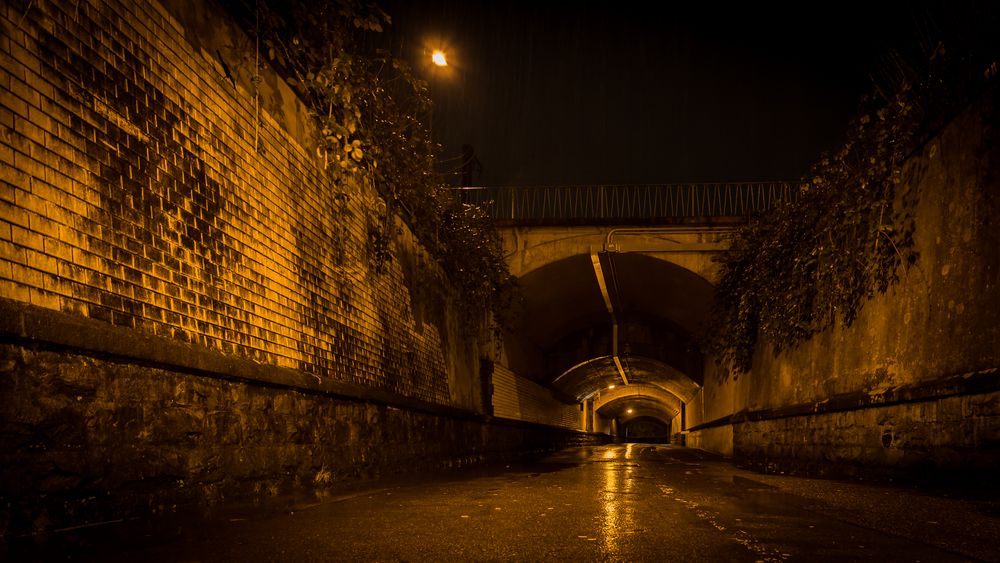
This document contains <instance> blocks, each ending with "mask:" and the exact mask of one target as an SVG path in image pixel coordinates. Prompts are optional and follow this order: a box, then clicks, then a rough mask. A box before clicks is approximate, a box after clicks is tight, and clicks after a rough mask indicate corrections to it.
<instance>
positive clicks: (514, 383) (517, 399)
mask: <svg viewBox="0 0 1000 563" xmlns="http://www.w3.org/2000/svg"><path fill="white" fill-rule="evenodd" d="M493 415H494V416H498V417H502V418H510V419H514V420H525V421H529V422H537V423H540V424H549V425H552V426H558V427H562V428H570V429H579V428H580V421H581V411H580V405H578V404H577V405H567V404H565V403H563V402H562V401H559V400H557V399H555V398H554V397H553V396H552V392H551V391H550V390H548V389H546V388H545V387H542V386H541V385H539V384H537V383H535V382H533V381H530V380H528V379H526V378H524V377H521V376H520V375H517V374H516V373H514V372H512V371H511V370H510V369H508V368H507V367H505V366H503V365H501V364H496V365H495V366H494V370H493Z"/></svg>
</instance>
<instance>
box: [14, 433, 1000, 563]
mask: <svg viewBox="0 0 1000 563" xmlns="http://www.w3.org/2000/svg"><path fill="white" fill-rule="evenodd" d="M377 486H379V487H381V488H378V489H370V490H367V491H363V492H359V493H354V494H348V495H341V496H337V497H328V498H326V499H321V500H318V501H317V500H313V501H311V502H309V503H299V504H297V505H295V506H286V507H285V508H283V509H280V510H278V509H274V508H272V509H270V510H263V509H261V508H257V509H254V510H250V511H246V512H245V513H239V514H235V515H234V513H232V512H229V513H227V514H226V515H225V516H217V517H215V518H214V519H213V520H211V521H207V522H206V521H198V522H194V521H189V522H175V523H173V528H172V529H171V533H170V534H169V535H167V536H166V537H154V536H151V537H148V538H142V537H139V536H141V535H142V534H139V533H136V532H135V530H134V529H133V530H132V531H131V532H127V533H128V534H129V536H128V537H127V538H126V537H125V536H124V534H125V533H126V531H124V530H119V531H118V532H115V531H113V530H104V531H95V532H91V533H90V535H81V536H79V537H76V538H71V537H66V538H59V542H61V543H56V544H52V546H55V547H52V546H50V548H51V550H50V552H49V553H48V554H47V556H46V558H49V559H51V558H53V557H52V556H53V555H54V553H55V550H59V551H67V550H71V552H70V553H62V554H61V555H62V556H64V555H71V558H72V559H73V560H79V559H81V558H82V559H88V558H89V559H100V560H102V561H107V560H128V561H139V560H141V561H145V562H153V561H339V560H344V561H441V560H452V561H569V560H575V561H666V560H676V561H751V562H753V561H766V562H783V561H851V560H879V559H881V560H885V561H969V560H977V559H979V560H993V561H997V560H1000V555H998V553H997V551H996V549H995V546H996V545H998V543H997V540H998V538H1000V518H998V517H997V516H996V514H997V503H995V502H993V501H985V500H982V499H979V500H957V499H954V498H942V497H939V496H929V495H926V494H923V493H920V492H917V491H913V490H906V489H899V488H894V489H890V488H885V487H876V486H871V485H861V484H856V483H842V482H836V481H820V480H814V479H801V478H791V477H780V476H764V475H758V474H755V473H750V472H746V471H741V470H738V469H735V468H733V467H732V466H731V465H730V464H728V463H727V462H725V461H723V460H720V459H718V458H715V457H713V456H710V455H708V454H705V453H704V452H701V451H698V450H690V449H684V448H676V447H670V446H658V445H648V444H624V445H609V446H602V447H588V448H579V449H573V450H567V451H564V452H560V453H559V454H556V455H552V456H549V457H547V458H545V459H543V460H541V461H539V462H536V463H531V464H523V465H516V466H510V467H507V468H500V469H493V470H486V471H475V472H463V473H459V474H451V475H447V476H442V477H439V478H437V479H435V480H433V481H423V482H419V483H410V484H396V485H392V486H389V485H386V484H381V485H377ZM116 534H117V535H116ZM74 542H75V543H74ZM62 556H60V557H57V558H64V559H65V558H66V557H62ZM28 559H30V557H28Z"/></svg>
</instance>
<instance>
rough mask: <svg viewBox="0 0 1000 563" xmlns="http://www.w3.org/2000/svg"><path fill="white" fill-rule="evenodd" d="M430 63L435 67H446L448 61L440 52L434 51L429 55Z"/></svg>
mask: <svg viewBox="0 0 1000 563" xmlns="http://www.w3.org/2000/svg"><path fill="white" fill-rule="evenodd" d="M431 61H432V62H433V63H434V64H436V65H437V66H448V59H447V58H446V57H445V56H444V52H442V51H434V52H433V53H432V54H431Z"/></svg>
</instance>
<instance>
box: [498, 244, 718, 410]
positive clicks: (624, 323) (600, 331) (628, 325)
mask: <svg viewBox="0 0 1000 563" xmlns="http://www.w3.org/2000/svg"><path fill="white" fill-rule="evenodd" d="M520 284H521V289H522V294H523V308H522V311H521V316H520V319H519V321H518V322H517V323H516V324H515V325H514V327H513V328H512V330H510V331H508V332H507V333H506V334H505V338H504V360H505V361H506V362H507V366H508V367H509V368H510V369H511V370H512V371H514V372H516V373H518V374H520V375H522V376H526V377H528V378H530V379H532V380H534V381H536V382H537V383H540V384H542V385H544V386H546V387H549V388H550V389H552V390H553V391H554V392H555V393H556V395H557V396H559V397H563V398H565V400H567V401H573V402H579V403H583V402H588V401H592V402H593V410H592V411H591V412H594V413H595V415H599V416H601V417H604V418H605V419H612V420H618V421H623V420H629V419H632V418H634V417H635V416H639V415H643V416H650V417H654V418H656V419H657V420H661V422H663V423H664V424H666V425H668V426H669V425H671V424H672V420H673V419H674V418H675V417H677V416H678V415H679V414H680V413H681V412H682V409H683V405H684V404H685V403H686V402H689V401H691V400H692V399H693V398H694V396H695V394H696V393H697V392H698V390H699V389H700V386H701V383H702V381H703V371H704V358H703V356H702V355H701V353H700V352H699V351H698V349H697V346H696V343H695V335H696V334H698V333H699V332H700V331H701V330H703V327H704V323H705V322H706V320H707V317H708V313H709V310H710V307H711V302H712V297H713V294H714V286H713V285H712V284H711V283H709V281H708V280H707V279H706V278H705V277H703V276H702V275H699V274H698V273H696V272H694V271H691V270H689V269H687V268H685V267H683V266H680V265H678V264H675V263H673V262H670V261H667V260H662V259H660V258H657V257H654V256H650V255H648V254H645V253H641V252H589V253H582V252H581V253H576V254H569V255H564V256H561V257H559V258H557V259H553V260H552V261H550V262H548V263H545V264H541V265H538V266H537V267H535V268H534V269H532V270H530V271H528V272H527V273H526V274H524V275H523V276H522V277H521V278H520ZM610 386H614V387H615V389H614V390H612V389H609V387H610ZM629 409H632V411H633V413H628V412H627V411H628V410H629ZM602 424H604V423H602ZM594 426H595V428H596V427H597V426H598V425H597V424H596V421H595V425H594Z"/></svg>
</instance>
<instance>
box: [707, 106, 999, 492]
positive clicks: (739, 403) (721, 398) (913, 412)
mask: <svg viewBox="0 0 1000 563" xmlns="http://www.w3.org/2000/svg"><path fill="white" fill-rule="evenodd" d="M997 98H998V95H997V89H996V88H995V87H994V88H993V89H992V90H991V91H989V92H987V93H986V94H985V95H984V96H983V97H982V98H981V99H979V100H978V101H977V102H976V103H975V104H973V105H972V106H971V107H970V108H968V109H967V110H966V111H964V112H963V113H961V114H960V115H958V116H957V117H956V118H955V119H954V120H952V122H951V123H950V124H948V125H947V126H946V127H945V128H944V129H943V130H942V131H940V132H939V134H937V135H936V136H935V137H933V138H932V139H931V140H929V141H928V142H927V143H926V144H925V145H924V146H923V147H922V150H921V151H919V152H918V153H917V154H915V155H914V156H912V157H911V158H910V160H909V161H908V162H907V163H906V164H905V166H904V168H903V178H904V181H903V182H902V183H901V185H899V186H898V188H897V202H896V205H897V206H903V205H905V206H907V207H908V209H909V210H910V212H911V213H913V216H914V220H915V224H916V233H915V250H916V251H917V252H918V253H919V259H918V260H917V262H916V263H915V265H914V266H913V267H911V268H909V269H904V270H901V271H900V272H899V278H900V281H899V283H898V284H896V285H895V286H893V287H891V288H890V289H889V291H888V292H887V293H885V294H884V295H877V296H875V297H874V298H873V299H872V300H870V301H869V302H867V303H866V304H865V305H864V307H863V309H862V310H861V313H860V315H859V317H858V319H857V320H856V321H855V322H854V323H853V325H852V326H851V327H849V328H846V327H843V326H836V327H835V328H833V329H831V330H828V331H826V332H824V333H822V334H818V335H816V336H814V337H813V338H812V340H811V341H809V342H807V343H805V344H803V345H801V346H799V347H798V348H797V349H795V350H792V351H785V352H783V353H782V354H781V355H779V356H777V357H775V356H774V354H772V353H771V351H770V350H769V349H767V348H762V349H758V350H757V353H756V355H755V357H754V360H753V365H752V368H751V370H750V373H749V374H747V375H741V376H739V377H732V376H731V375H729V374H726V373H723V372H721V371H720V370H719V369H718V368H717V367H716V366H715V365H714V364H713V363H712V362H708V363H707V371H706V374H705V383H704V387H703V389H702V390H701V391H700V392H699V396H697V397H696V398H695V399H694V401H692V403H691V405H690V406H689V408H688V410H687V424H688V428H690V429H691V430H692V431H691V432H690V434H689V436H688V444H689V445H694V446H698V447H702V448H705V449H708V450H713V451H716V452H720V453H723V454H725V455H731V456H733V457H734V459H735V460H736V462H737V463H740V464H743V465H746V466H749V467H752V468H755V469H760V470H766V471H793V472H805V473H812V474H821V475H857V476H865V477H868V476H883V477H896V478H900V477H901V478H917V479H925V478H936V477H941V476H947V477H949V478H952V479H954V478H955V477H956V474H966V473H974V474H978V475H984V476H993V477H995V471H996V470H997V469H998V468H1000V371H998V368H1000V234H998V233H1000V204H998V202H1000V143H998V140H1000V127H998V125H1000V113H998V111H1000V107H998V105H997ZM991 478H992V477H991Z"/></svg>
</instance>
